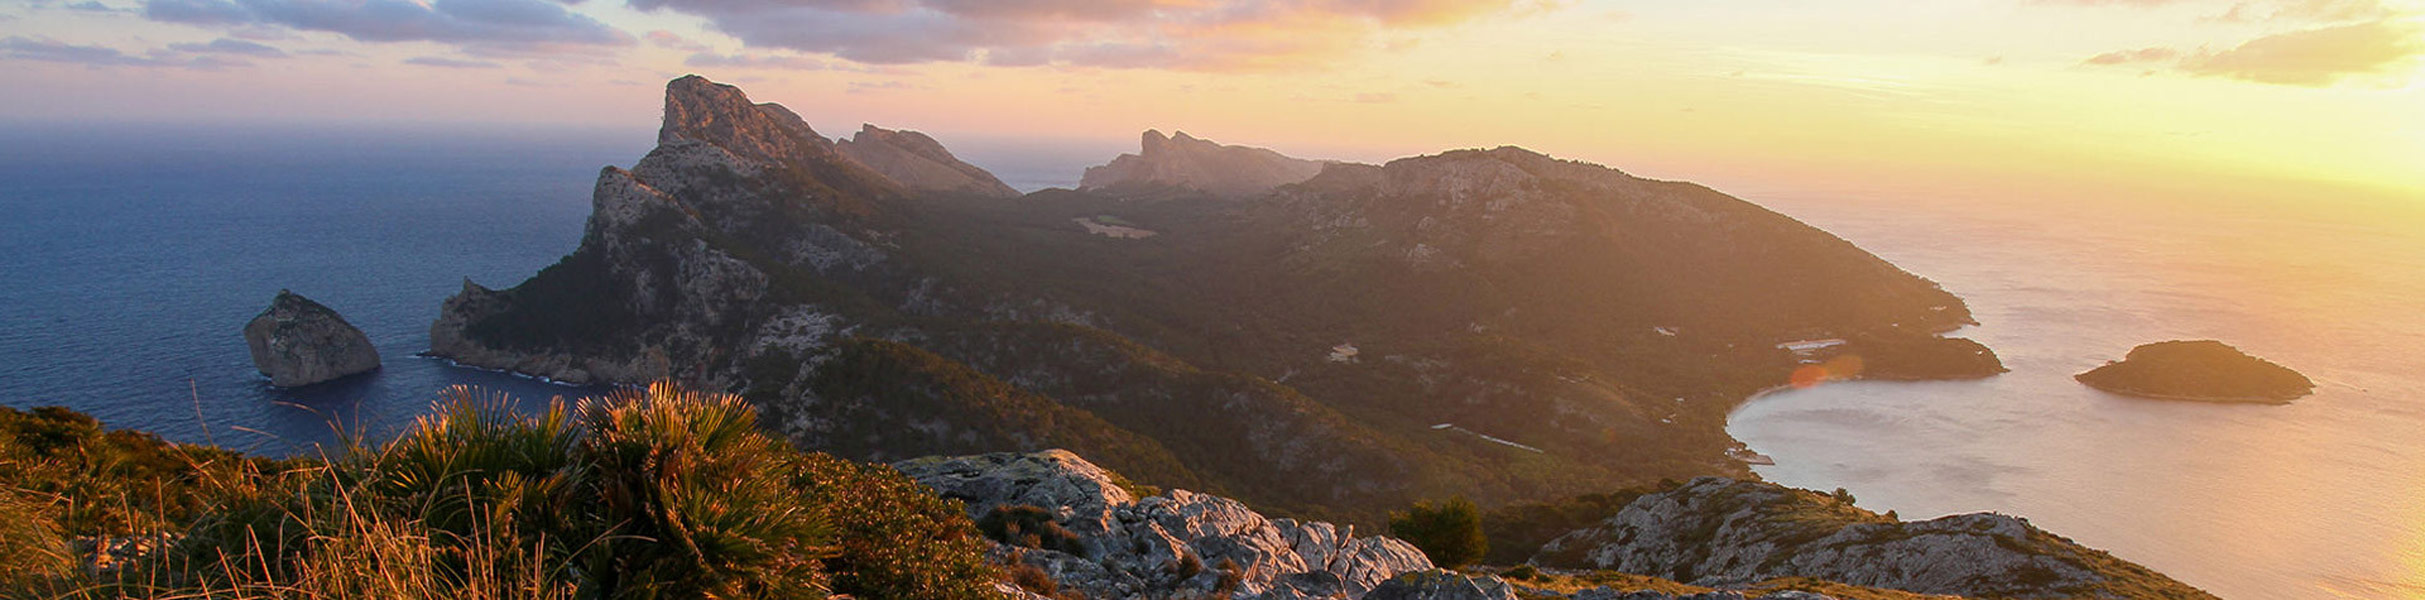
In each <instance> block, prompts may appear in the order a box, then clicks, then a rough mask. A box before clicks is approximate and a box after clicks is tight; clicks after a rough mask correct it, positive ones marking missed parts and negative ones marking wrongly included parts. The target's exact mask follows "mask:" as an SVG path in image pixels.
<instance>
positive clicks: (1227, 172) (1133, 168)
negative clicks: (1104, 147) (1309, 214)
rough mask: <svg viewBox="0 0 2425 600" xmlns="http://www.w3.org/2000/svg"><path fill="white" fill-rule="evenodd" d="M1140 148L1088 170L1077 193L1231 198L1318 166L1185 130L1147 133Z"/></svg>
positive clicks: (1304, 175) (1292, 179)
mask: <svg viewBox="0 0 2425 600" xmlns="http://www.w3.org/2000/svg"><path fill="white" fill-rule="evenodd" d="M1141 146H1142V147H1141V148H1140V149H1139V150H1138V153H1136V154H1122V155H1120V156H1118V157H1116V158H1113V159H1112V160H1111V162H1110V163H1106V164H1104V165H1102V166H1097V167H1088V168H1087V169H1086V174H1085V176H1084V177H1082V178H1080V179H1079V180H1078V189H1082V190H1112V189H1122V188H1130V189H1135V188H1142V187H1153V186H1167V187H1174V188H1188V189H1194V190H1197V191H1202V192H1205V193H1209V194H1212V195H1215V196H1220V197H1223V198H1233V199H1234V198H1244V197H1249V196H1256V195H1260V194H1262V193H1264V192H1269V191H1271V190H1272V188H1277V187H1280V186H1283V185H1288V184H1291V183H1297V182H1300V181H1305V180H1307V179H1312V178H1313V176H1314V175H1316V174H1319V173H1321V172H1322V165H1323V163H1322V162H1321V161H1312V160H1305V159H1301V158H1290V157H1289V156H1287V155H1284V154H1281V153H1278V152H1273V151H1271V150H1268V149H1264V148H1254V147H1248V146H1229V145H1223V144H1219V143H1215V142H1213V141H1211V140H1202V139H1197V138H1196V137H1194V136H1190V135H1187V132H1185V131H1181V132H1178V133H1177V134H1175V135H1171V136H1168V137H1165V136H1163V135H1162V132H1160V131H1154V130H1151V129H1148V130H1146V131H1145V134H1144V136H1143V141H1142V143H1141Z"/></svg>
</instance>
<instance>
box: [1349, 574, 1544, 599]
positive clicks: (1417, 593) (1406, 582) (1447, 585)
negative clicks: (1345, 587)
mask: <svg viewBox="0 0 2425 600" xmlns="http://www.w3.org/2000/svg"><path fill="white" fill-rule="evenodd" d="M1364 600H1516V590H1515V588H1514V587H1511V586H1509V585H1507V582H1506V581H1502V580H1500V579H1499V578H1498V577H1497V576H1492V575H1478V576H1476V575H1463V574H1459V573H1456V572H1453V571H1421V572H1415V573H1406V574H1402V575H1399V576H1397V577H1392V578H1390V579H1389V580H1388V581H1385V582H1382V583H1381V585H1379V586H1377V587H1374V588H1373V590H1372V593H1369V594H1365V595H1364Z"/></svg>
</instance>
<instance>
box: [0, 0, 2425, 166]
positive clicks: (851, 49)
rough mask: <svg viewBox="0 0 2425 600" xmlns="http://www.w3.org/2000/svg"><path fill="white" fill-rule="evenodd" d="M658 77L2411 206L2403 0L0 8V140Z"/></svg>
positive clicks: (469, 113)
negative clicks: (60, 126)
mask: <svg viewBox="0 0 2425 600" xmlns="http://www.w3.org/2000/svg"><path fill="white" fill-rule="evenodd" d="M684 73H699V74H703V75H706V76H708V77H710V78H714V79H717V80H719V81H726V82H732V83H737V84H740V85H742V86H744V87H745V88H746V89H748V91H749V92H750V94H751V95H752V97H753V98H756V99H759V100H760V101H775V102H782V103H784V104H785V105H787V106H790V107H792V108H793V109H795V110H797V111H798V112H799V113H801V114H802V115H803V116H805V117H807V118H808V119H809V121H810V122H811V123H812V124H813V125H815V126H816V127H818V128H819V130H820V131H822V132H824V133H826V134H828V135H848V134H849V133H850V132H851V131H853V130H855V129H857V127H858V124H859V123H861V122H873V123H876V124H879V125H884V126H888V127H898V128H909V129H918V130H922V131H927V132H930V133H933V134H935V135H936V136H937V137H939V138H941V139H942V140H943V141H944V142H945V143H947V144H952V143H953V142H954V140H955V139H956V138H959V139H989V140H1004V139H1035V140H1039V143H1053V142H1055V141H1066V140H1091V141H1092V143H1096V144H1099V145H1103V146H1104V147H1107V148H1115V149H1116V148H1118V147H1120V146H1126V145H1133V144H1134V141H1133V140H1134V137H1135V135H1136V134H1137V132H1138V131H1141V130H1143V129H1146V128H1160V129H1162V130H1165V131H1169V130H1173V129H1183V130H1186V131H1188V132H1190V133H1193V134H1195V135H1198V136H1200V137H1206V138H1210V139H1215V140H1220V141H1224V142H1234V143H1248V144H1253V145H1261V146H1268V147H1272V148H1275V149H1279V150H1282V151H1284V152H1288V153H1291V154H1296V155H1301V156H1310V157H1319V158H1341V159H1354V160H1384V159H1387V158H1391V157H1395V156H1403V155H1410V154H1419V153H1427V152H1433V151H1438V150H1441V149H1447V148H1455V147H1469V146H1495V145H1502V144H1516V145H1522V146H1525V147H1528V148H1532V149H1535V150H1540V151H1543V152H1548V153H1551V154H1554V155H1559V156H1562V157H1570V158H1580V159H1585V160H1591V161H1594V162H1601V163H1605V164H1609V165H1611V166H1616V167H1619V168H1623V169H1627V170H1629V171H1633V172H1636V173H1639V174H1644V175H1648V176H1653V177H1664V178H1684V179H1696V180H1703V181H1711V182H1715V183H1720V184H1730V185H1733V186H1736V187H1738V188H1741V187H1752V188H1766V187H1776V188H1782V187H1799V188H1805V189H1817V190H1822V191H1831V192H1843V193H1891V192H1895V191H1897V190H1893V189H1881V188H1902V190H1901V191H1907V192H1911V193H1943V192H1945V191H1948V190H1954V191H1959V190H1976V191H1980V192H1981V193H1988V192H1993V193H1997V194H2005V195H2009V196H2013V197H2016V198H2019V197H2031V196H2041V195H2090V196H2093V195H2096V194H2099V193H2107V194H2110V193H2116V191H2117V190H2118V191H2120V192H2122V193H2135V194H2153V195H2171V196H2174V197H2178V198H2182V199H2198V198H2205V197H2210V196H2211V197H2223V196H2229V197H2248V198H2257V199H2265V200H2269V201H2285V200H2287V201H2297V200H2300V199H2302V198H2311V197H2318V196H2331V197H2335V198H2365V199H2369V200H2367V201H2372V202H2382V203H2389V204H2401V203H2413V204H2416V205H2425V2H2418V1H2414V0H2246V1H2238V0H1932V1H1929V2H1908V1H1891V2H1890V1H1882V0H1830V1H1825V2H1801V1H1787V0H1767V1H1750V0H1717V1H1705V2H1626V1H1602V0H1576V1H1558V0H1513V1H1506V0H1500V1H1477V2H1459V1H1453V0H1405V1H1391V0H1293V1H1271V2H1254V1H1248V0H993V1H989V0H576V1H568V2H554V1H550V0H47V1H45V0H32V1H28V0H9V1H8V2H7V3H6V4H4V5H0V77H5V78H6V80H7V81H8V82H10V83H9V85H7V86H5V87H0V121H18V122H23V121H54V122H56V121H68V122H96V121H135V122H154V121H200V122H261V121H272V120H285V121H297V122H305V123H320V122H371V123H376V124H398V123H404V124H430V123H435V124H447V123H465V124H476V123H494V122H526V123H538V124H547V125H556V124H564V125H579V126H592V127H626V128H629V127H637V128H641V129H646V128H647V127H648V125H647V124H649V123H652V122H653V121H654V119H655V118H656V111H657V107H658V101H659V96H658V95H657V91H656V89H657V87H658V86H661V85H662V84H663V83H664V81H665V80H666V79H669V78H671V77H674V76H678V75H681V74H684ZM1106 158H1108V157H1106ZM980 162H981V161H980ZM981 164H982V162H981ZM1071 177H1072V178H1073V179H1074V177H1075V173H1072V174H1071ZM1722 187H1723V185H1722Z"/></svg>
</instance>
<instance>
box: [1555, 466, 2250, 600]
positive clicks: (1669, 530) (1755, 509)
mask: <svg viewBox="0 0 2425 600" xmlns="http://www.w3.org/2000/svg"><path fill="white" fill-rule="evenodd" d="M1533 562H1535V563H1540V564H1544V565H1549V566H1561V567H1580V568H1592V569H1608V570H1614V571H1621V572H1625V573H1636V574H1641V575H1649V576H1653V577H1664V578H1668V579H1673V580H1676V581H1679V582H1683V583H1688V584H1693V585H1702V586H1711V587H1726V586H1735V585H1743V584H1749V583H1754V582H1759V581H1763V580H1770V579H1777V578H1782V577H1808V578H1814V579H1823V580H1827V581H1834V582H1839V583H1845V584H1851V585H1857V586H1868V587H1879V588H1890V589H1897V590H1903V591H1909V592H1917V593H1923V594H1949V595H1958V596H1977V597H1993V598H2073V597H2107V596H2112V597H2121V596H2120V595H2118V594H2111V593H2109V592H2110V591H2112V590H2121V589H2130V590H2139V591H2148V590H2152V591H2155V592H2159V593H2160V594H2161V597H2166V598H2188V599H2197V598H2203V599H2209V600H2211V599H2212V598H2214V596H2212V595H2209V594H2207V593H2205V592H2203V591H2199V590H2198V589H2196V588H2193V587H2190V586H2189V585H2187V584H2183V583H2181V582H2178V581H2174V580H2173V579H2171V578H2169V577H2165V576H2163V575H2161V574H2157V573H2155V572H2154V571H2150V570H2147V569H2146V568H2145V567H2140V566H2138V565H2134V564H2130V563H2128V562H2124V561H2122V560H2120V559H2116V558H2114V557H2113V556H2111V555H2108V554H2106V553H2104V552H2101V551H2097V550H2094V549H2090V548H2088V547H2085V546H2081V545H2079V544H2077V543H2074V542H2072V541H2071V540H2069V539H2065V538H2063V537H2060V536H2056V535H2054V534H2051V533H2047V532H2046V531H2044V530H2041V529H2038V528H2036V527H2033V526H2031V525H2030V524H2029V522H2028V521H2027V520H2024V519H2021V518H2019V517H2012V516H2006V515H1999V514H1993V513H1975V514H1966V515H1954V516H1948V517H1942V518H1937V519H1932V520H1927V521H1916V522H1902V521H1896V520H1892V519H1888V518H1886V517H1882V516H1879V515H1877V514H1875V513H1870V512H1868V511H1865V510H1861V509H1859V508H1856V507H1853V506H1852V505H1850V504H1848V503H1844V502H1842V501H1840V500H1838V499H1836V498H1834V497H1831V496H1829V495H1827V494H1820V493H1817V492H1811V491H1806V490H1796V489H1791V488H1786V487H1782V486H1777V485H1773V484H1767V483H1758V482H1748V481H1734V480H1729V479H1724V478H1717V477H1704V478H1700V479H1695V480H1693V481H1691V482H1689V483H1686V484H1684V485H1682V486H1681V487H1678V488H1675V489H1672V490H1668V491H1664V492H1658V493H1653V494H1649V495H1645V496H1642V497H1641V498H1638V499H1636V500H1634V501H1633V502H1632V503H1630V504H1628V505H1626V507H1625V508H1624V509H1623V510H1621V511H1619V512H1618V513H1617V515H1616V516H1613V517H1610V518H1608V519H1607V520H1606V521H1603V522H1601V523H1600V524H1599V525H1597V526H1594V527H1590V528H1586V529H1582V530H1578V531H1575V532H1573V533H1569V534H1567V535H1565V536H1563V537H1560V538H1558V539H1556V540H1554V541H1551V542H1550V543H1549V544H1548V545H1545V546H1543V547H1542V549H1541V553H1540V554H1539V555H1537V556H1535V557H1534V558H1533Z"/></svg>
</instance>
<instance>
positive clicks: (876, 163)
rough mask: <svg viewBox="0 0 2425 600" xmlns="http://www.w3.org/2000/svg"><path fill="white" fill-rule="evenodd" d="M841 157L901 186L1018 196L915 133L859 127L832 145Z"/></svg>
mask: <svg viewBox="0 0 2425 600" xmlns="http://www.w3.org/2000/svg"><path fill="white" fill-rule="evenodd" d="M834 148H835V149H836V150H840V151H841V152H842V155H843V156H847V157H850V159H851V160H854V161H858V163H859V164H860V165H862V166H866V167H867V168H869V169H873V170H875V172H877V173H881V174H883V175H884V176H885V177H886V178H889V179H892V180H893V182H894V183H899V184H901V187H905V188H909V189H912V190H920V191H938V192H958V193H966V194H975V195H979V196H990V197H995V198H1012V197H1017V196H1018V195H1019V191H1018V190H1014V189H1011V187H1010V186H1009V185H1006V184H1004V183H1002V180H1001V179H997V178H995V177H994V174H993V173H989V172H986V170H985V169H982V168H979V167H977V166H976V165H972V164H968V163H966V162H962V161H961V160H960V159H959V157H956V156H952V153H951V150H948V149H945V148H944V147H943V144H942V143H940V142H936V141H935V138H932V137H927V135H926V134H923V133H918V132H915V131H907V130H901V131H895V130H890V129H884V128H881V127H877V126H875V125H861V126H860V127H859V133H857V134H855V135H852V136H851V138H850V139H847V140H839V141H836V142H834Z"/></svg>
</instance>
